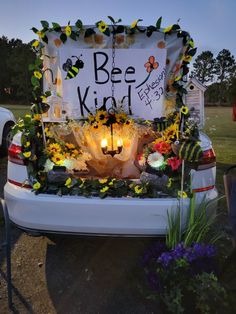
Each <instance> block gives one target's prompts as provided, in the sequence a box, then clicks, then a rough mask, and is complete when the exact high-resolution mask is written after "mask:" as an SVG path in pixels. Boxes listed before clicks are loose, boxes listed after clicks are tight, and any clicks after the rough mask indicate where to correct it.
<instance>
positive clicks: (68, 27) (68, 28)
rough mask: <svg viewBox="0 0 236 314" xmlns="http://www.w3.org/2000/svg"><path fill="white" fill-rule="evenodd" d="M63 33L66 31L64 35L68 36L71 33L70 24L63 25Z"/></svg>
mask: <svg viewBox="0 0 236 314" xmlns="http://www.w3.org/2000/svg"><path fill="white" fill-rule="evenodd" d="M65 33H66V36H70V35H71V26H70V25H67V26H66V27H65Z"/></svg>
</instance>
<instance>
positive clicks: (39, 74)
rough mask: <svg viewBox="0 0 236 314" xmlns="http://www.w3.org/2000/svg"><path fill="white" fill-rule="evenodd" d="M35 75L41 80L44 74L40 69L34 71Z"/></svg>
mask: <svg viewBox="0 0 236 314" xmlns="http://www.w3.org/2000/svg"><path fill="white" fill-rule="evenodd" d="M34 76H35V77H36V78H37V79H39V80H40V79H41V78H42V74H41V73H40V72H39V71H34Z"/></svg>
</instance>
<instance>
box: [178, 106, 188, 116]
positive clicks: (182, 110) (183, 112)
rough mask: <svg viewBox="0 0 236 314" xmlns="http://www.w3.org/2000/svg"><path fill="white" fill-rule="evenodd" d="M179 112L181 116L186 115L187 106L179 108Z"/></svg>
mask: <svg viewBox="0 0 236 314" xmlns="http://www.w3.org/2000/svg"><path fill="white" fill-rule="evenodd" d="M180 112H181V113H182V114H187V113H188V107H187V106H182V107H181V108H180Z"/></svg>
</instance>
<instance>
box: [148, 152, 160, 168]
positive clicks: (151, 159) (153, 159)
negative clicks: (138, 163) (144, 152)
mask: <svg viewBox="0 0 236 314" xmlns="http://www.w3.org/2000/svg"><path fill="white" fill-rule="evenodd" d="M147 163H148V164H149V166H151V167H152V168H155V169H159V168H160V167H161V166H162V165H163V164H164V157H163V156H162V154H160V153H159V152H155V153H152V154H150V155H149V156H148V158H147Z"/></svg>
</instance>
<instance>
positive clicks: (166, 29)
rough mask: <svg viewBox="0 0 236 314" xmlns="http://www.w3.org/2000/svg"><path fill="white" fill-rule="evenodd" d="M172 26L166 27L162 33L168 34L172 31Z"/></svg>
mask: <svg viewBox="0 0 236 314" xmlns="http://www.w3.org/2000/svg"><path fill="white" fill-rule="evenodd" d="M172 27H173V25H170V26H167V27H166V28H164V30H163V32H164V33H168V32H169V31H171V30H172Z"/></svg>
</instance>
